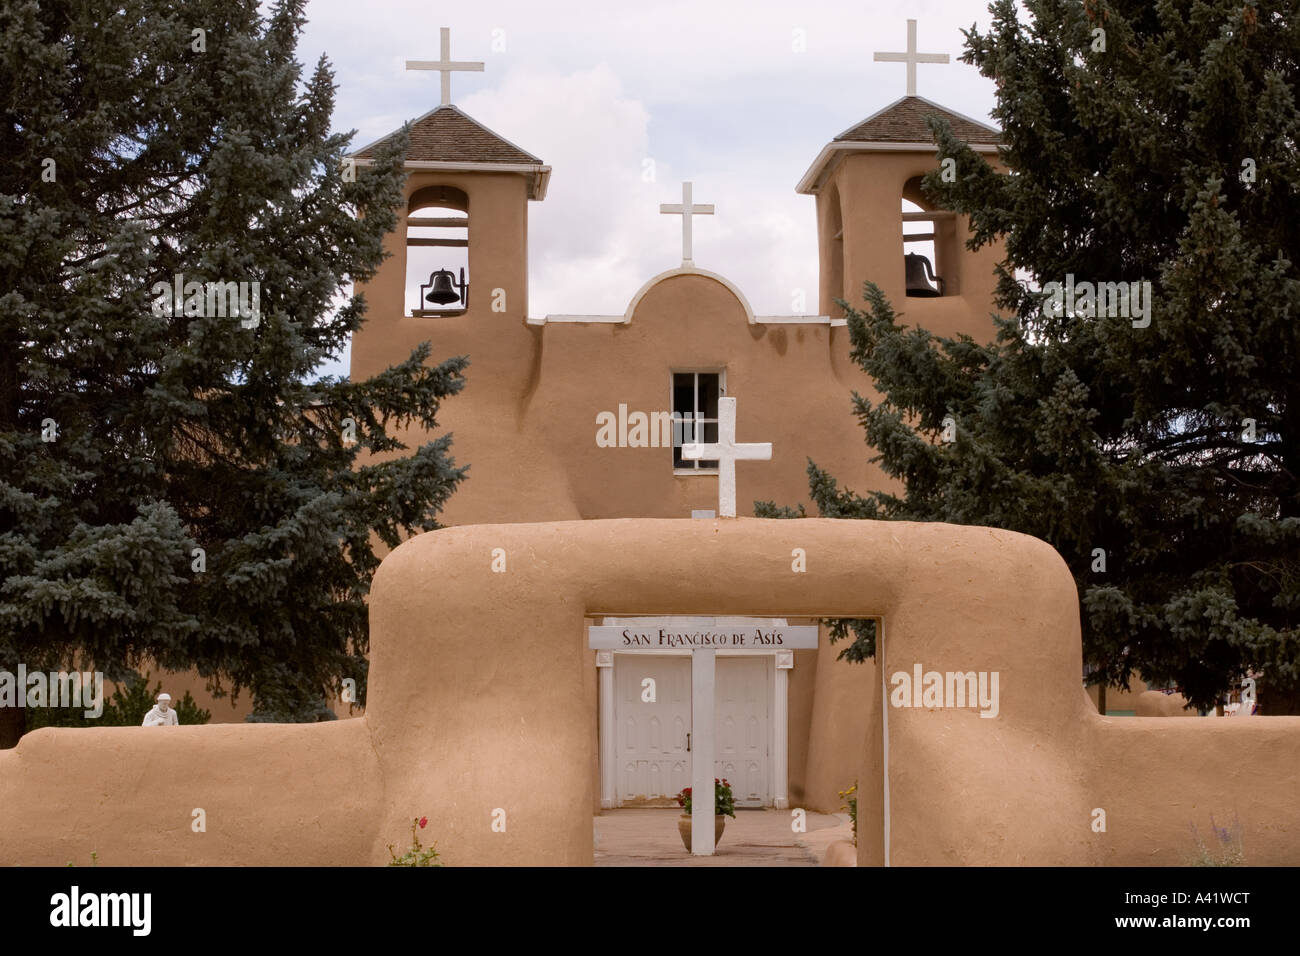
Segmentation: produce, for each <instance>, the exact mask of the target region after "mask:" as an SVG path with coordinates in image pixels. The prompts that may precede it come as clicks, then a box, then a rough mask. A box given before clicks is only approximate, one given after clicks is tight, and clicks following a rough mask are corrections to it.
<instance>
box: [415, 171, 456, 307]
mask: <svg viewBox="0 0 1300 956" xmlns="http://www.w3.org/2000/svg"><path fill="white" fill-rule="evenodd" d="M468 308H469V197H468V196H466V195H465V193H464V192H462V191H461V190H459V189H456V188H454V187H452V186H426V187H424V188H423V189H417V190H416V191H415V193H414V194H412V196H411V199H410V202H409V203H408V204H407V208H406V310H407V312H408V313H409V314H410V315H412V316H416V317H421V316H441V315H461V314H462V313H464V312H465V310H466V309H468Z"/></svg>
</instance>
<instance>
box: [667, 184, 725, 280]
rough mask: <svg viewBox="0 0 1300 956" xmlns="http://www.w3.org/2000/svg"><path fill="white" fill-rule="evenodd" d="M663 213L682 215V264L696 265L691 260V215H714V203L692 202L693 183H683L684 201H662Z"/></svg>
mask: <svg viewBox="0 0 1300 956" xmlns="http://www.w3.org/2000/svg"><path fill="white" fill-rule="evenodd" d="M659 212H660V214H661V215H663V214H665V213H672V214H674V215H678V216H681V217H682V265H684V266H689V265H694V263H693V262H692V261H691V251H692V250H691V217H692V216H712V215H713V203H701V204H700V205H698V206H697V205H695V204H694V203H693V202H691V184H690V183H682V201H681V202H680V203H660V204H659Z"/></svg>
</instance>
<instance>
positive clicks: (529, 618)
mask: <svg viewBox="0 0 1300 956" xmlns="http://www.w3.org/2000/svg"><path fill="white" fill-rule="evenodd" d="M794 548H802V549H804V550H805V552H806V554H807V571H806V573H796V572H794V571H792V570H791V551H792V550H793V549H794ZM494 549H501V551H503V552H504V554H505V557H506V570H505V571H504V572H494V571H493V570H492V563H493V550H494ZM498 566H499V565H498ZM648 614H718V615H750V614H752V615H756V616H774V617H775V616H789V617H803V616H808V617H817V616H849V617H858V616H879V617H881V619H882V621H883V650H882V655H883V663H882V666H881V667H880V669H879V670H878V671H877V672H876V673H877V674H880V673H881V672H883V677H884V678H885V680H883V681H881V682H874V681H873V682H871V685H870V686H867V685H866V684H865V682H864V684H863V685H862V686H857V685H854V688H853V693H854V694H855V695H857V696H859V697H861V698H865V701H864V706H863V707H862V709H861V711H860V713H861V714H862V715H863V716H862V717H861V718H854V717H853V716H852V715H851V714H849V715H846V717H845V721H846V722H847V723H849V724H852V723H855V722H856V723H858V725H859V726H858V727H856V728H854V727H852V726H849V727H846V728H843V729H842V730H837V731H836V734H837V736H835V737H834V739H835V740H836V741H837V743H835V748H836V749H837V750H845V751H848V754H847V755H846V754H844V753H842V752H839V753H836V754H825V753H824V752H819V751H816V750H811V751H810V752H809V763H810V765H811V766H809V767H808V770H807V773H808V777H809V779H810V780H811V779H817V777H818V774H819V773H822V771H821V770H820V769H819V768H818V767H817V766H815V765H816V764H817V763H818V762H819V761H825V760H830V759H832V758H834V759H838V760H845V759H847V760H848V761H849V762H850V764H851V765H856V766H859V767H861V768H862V773H863V776H862V777H861V778H860V779H859V789H860V802H859V825H858V826H859V847H858V861H859V864H860V865H874V864H879V863H880V862H881V861H882V860H883V853H884V842H885V835H886V830H885V794H886V792H887V793H888V802H889V816H888V838H889V853H890V861H891V862H892V863H894V864H895V865H899V864H901V865H929V864H945V863H955V864H1098V863H1108V864H1151V863H1156V864H1159V863H1178V862H1181V857H1180V850H1181V849H1183V848H1185V847H1187V846H1188V839H1187V835H1188V831H1189V824H1190V823H1199V824H1200V825H1201V829H1202V832H1204V831H1205V829H1206V828H1207V827H1208V825H1209V819H1208V815H1209V814H1210V813H1214V814H1215V816H1216V819H1217V820H1219V822H1220V823H1222V822H1223V821H1224V820H1225V819H1226V818H1229V817H1232V816H1234V815H1235V817H1236V818H1238V819H1239V820H1240V822H1241V824H1242V828H1243V832H1244V842H1245V846H1246V852H1247V859H1248V860H1249V861H1250V862H1252V863H1296V862H1298V861H1300V807H1298V806H1297V803H1296V800H1295V793H1296V792H1297V789H1298V788H1297V785H1298V784H1300V718H1288V717H1274V718H1256V719H1251V720H1240V721H1228V720H1223V721H1210V720H1201V721H1181V720H1173V721H1171V720H1165V719H1157V718H1153V719H1144V718H1119V719H1116V718H1104V717H1101V716H1099V715H1098V714H1097V713H1096V711H1095V710H1094V709H1093V707H1092V705H1091V703H1090V702H1089V701H1088V699H1087V697H1086V695H1085V694H1084V691H1083V689H1082V687H1081V686H1080V680H1079V672H1080V645H1079V622H1078V603H1077V595H1076V593H1075V589H1074V584H1073V581H1072V579H1071V577H1070V575H1069V572H1068V570H1067V569H1066V567H1065V565H1064V563H1063V562H1062V561H1061V559H1060V558H1059V556H1058V555H1057V554H1056V553H1055V552H1054V551H1053V550H1052V549H1051V548H1050V547H1048V546H1047V545H1046V544H1044V543H1042V542H1040V541H1037V540H1035V539H1033V538H1028V537H1025V536H1023V535H1017V534H1013V533H1010V532H1002V531H995V530H990V529H986V528H965V527H955V526H948V525H935V524H903V523H878V522H869V521H836V520H828V519H806V520H801V521H764V520H758V519H748V518H740V519H728V520H714V521H706V520H691V519H670V520H654V519H617V520H606V521H578V522H557V523H545V524H525V525H481V526H470V527H459V528H451V529H447V530H444V531H438V532H433V533H430V534H426V535H421V536H419V537H417V538H414V539H412V540H410V541H408V542H406V543H405V544H403V545H402V546H401V547H399V548H398V549H397V550H395V551H394V552H393V553H392V554H390V555H389V556H388V558H387V559H386V560H385V561H384V563H383V565H382V566H381V568H380V570H379V572H378V574H377V576H376V578H375V582H374V589H373V594H372V603H371V622H372V656H371V678H370V706H369V709H368V712H367V713H366V715H365V716H364V717H362V718H358V719H355V720H348V721H340V722H338V723H331V724H318V725H309V726H266V725H263V726H232V725H227V726H209V727H181V728H174V729H169V730H166V731H164V730H162V729H160V728H104V729H97V730H43V731H40V732H38V733H35V734H32V735H29V736H28V737H26V738H24V739H23V741H22V742H21V743H20V745H19V747H18V748H16V749H15V750H13V751H6V752H3V753H0V807H3V808H4V809H3V816H0V864H4V865H9V864H14V863H21V864H28V865H30V864H40V863H62V862H65V860H66V859H81V858H83V857H86V856H88V854H89V852H90V850H92V849H94V850H96V851H97V852H99V854H100V856H101V859H102V860H103V861H104V862H105V863H123V864H131V863H176V864H179V863H191V864H194V863H208V864H214V863H254V864H263V863H322V864H330V863H382V862H384V861H385V860H386V859H387V851H386V849H385V848H384V847H385V844H386V843H388V842H398V843H400V842H401V841H402V839H403V838H404V837H405V835H406V833H405V831H406V828H407V827H409V823H410V819H411V817H412V816H415V815H417V814H418V815H427V816H428V817H429V827H428V829H427V830H426V831H424V832H425V834H426V842H427V841H432V840H436V841H437V842H438V846H439V848H440V850H442V852H443V854H444V858H445V860H446V862H448V863H452V864H459V865H475V864H479V865H483V864H501V865H505V864H589V863H590V862H591V861H592V827H591V794H592V791H593V787H594V786H595V781H594V777H593V775H594V773H595V769H594V768H595V765H594V762H593V760H592V751H593V749H594V748H595V746H596V741H595V735H594V733H593V730H594V723H593V710H592V700H591V690H592V688H591V683H592V682H591V679H590V674H589V671H590V664H591V661H590V655H591V652H590V651H589V650H587V648H586V641H585V634H584V630H583V619H584V617H586V616H595V615H611V616H635V615H648ZM822 656H825V655H822ZM917 663H920V664H921V665H922V666H923V668H924V669H925V670H936V671H985V672H988V671H996V672H998V674H999V700H998V714H997V716H996V717H993V718H984V717H981V716H980V715H979V712H978V710H976V709H972V708H955V707H949V708H945V707H910V708H908V707H892V706H891V707H889V708H888V709H887V710H884V709H882V707H881V702H882V701H881V695H882V693H887V692H888V684H887V681H888V679H889V678H890V675H892V674H894V673H896V672H909V673H910V672H911V671H912V669H913V667H914V665H915V664H917ZM822 690H823V688H822V687H821V686H819V687H818V688H817V689H816V693H821V692H822ZM886 721H887V727H886V726H885V722H886ZM816 722H817V719H816V718H814V721H813V723H814V724H816ZM841 741H842V742H841ZM886 742H887V754H886V753H885V743H886ZM886 758H887V762H886ZM195 807H202V808H204V809H205V810H206V811H207V833H204V834H195V833H192V832H190V829H189V827H190V820H191V812H192V808H195ZM1097 808H1101V809H1103V810H1104V811H1105V814H1106V824H1107V826H1106V830H1105V831H1104V832H1096V831H1095V830H1094V829H1093V826H1092V823H1093V820H1094V818H1095V816H1094V810H1095V809H1097ZM494 822H495V823H496V824H497V828H495V829H494V826H493V824H494ZM502 822H504V828H502V827H501V824H502Z"/></svg>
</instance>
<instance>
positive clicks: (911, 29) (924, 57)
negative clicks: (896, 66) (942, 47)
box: [876, 20, 948, 96]
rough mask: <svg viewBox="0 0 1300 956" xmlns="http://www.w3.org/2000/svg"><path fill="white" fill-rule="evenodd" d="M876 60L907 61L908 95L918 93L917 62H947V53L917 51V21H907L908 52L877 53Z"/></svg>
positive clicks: (879, 61)
mask: <svg viewBox="0 0 1300 956" xmlns="http://www.w3.org/2000/svg"><path fill="white" fill-rule="evenodd" d="M876 62H877V63H881V62H885V63H906V64H907V95H908V96H915V95H916V64H918V63H947V62H948V54H947V53H917V52H916V21H915V20H908V21H907V52H906V53H877V54H876Z"/></svg>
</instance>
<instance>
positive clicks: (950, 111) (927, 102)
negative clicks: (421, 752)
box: [835, 95, 1002, 142]
mask: <svg viewBox="0 0 1300 956" xmlns="http://www.w3.org/2000/svg"><path fill="white" fill-rule="evenodd" d="M905 100H920V101H921V102H922V103H924V104H925V105H926V106H933V107H934V108H935V109H936V110H938V111H939V112H940V113H947V114H948V115H949V116H955V117H957V118H958V119H960V120H965V121H966V122H967V123H971V124H973V125H975V126H978V127H980V128H982V129H986V130H988V131H989V132H990V133H992V134H993V136H994V138H995V139H1001V138H1002V131H1001V130H999V129H998V128H997V127H996V126H990V125H989V124H988V123H985V122H983V121H981V120H977V119H975V118H974V117H973V116H967V115H966V114H965V113H958V112H957V111H956V110H954V109H950V108H949V107H947V106H944V105H943V104H942V103H936V102H935V101H934V100H930V99H926V98H925V97H924V96H915V95H913V96H900V97H899V98H898V99H896V100H894V102H892V103H888V104H886V105H885V106H882V107H881V108H880V109H878V110H876V111H875V112H874V113H872V114H871V115H870V116H868V117H867V118H866V119H861V120H858V121H857V122H856V123H854V124H853V125H852V126H850V127H849V128H848V129H846V130H845V131H844V132H842V133H840V135H838V136H836V137H835V140H836V141H843V140H844V138H845V137H846V136H848V135H849V134H850V133H852V132H853V131H854V130H855V129H857V128H858V127H859V126H865V125H866V124H867V123H870V122H871V121H872V120H873V119H876V118H877V117H879V116H883V115H884V114H885V113H888V112H889V111H890V110H892V109H893V108H894V107H896V106H898V105H899V104H901V103H902V102H903V101H905ZM850 142H867V141H866V140H856V141H853V140H850Z"/></svg>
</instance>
